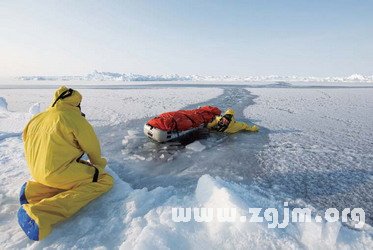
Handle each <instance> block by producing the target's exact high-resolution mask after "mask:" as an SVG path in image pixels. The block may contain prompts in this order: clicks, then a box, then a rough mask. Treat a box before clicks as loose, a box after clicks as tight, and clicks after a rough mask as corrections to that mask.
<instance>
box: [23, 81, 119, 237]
mask: <svg viewBox="0 0 373 250" xmlns="http://www.w3.org/2000/svg"><path fill="white" fill-rule="evenodd" d="M81 101H82V96H81V94H80V93H79V92H78V91H76V90H72V89H68V88H66V87H65V86H63V87H61V88H59V89H58V90H57V91H56V92H55V95H54V100H53V104H52V106H51V107H50V108H48V109H47V110H46V111H45V112H42V113H40V114H38V115H36V116H35V117H33V118H32V119H31V121H30V122H29V123H28V124H27V126H26V128H25V129H24V131H23V141H24V149H25V156H26V161H27V165H28V168H29V170H30V173H31V176H32V178H33V180H30V181H28V182H26V183H25V184H24V185H23V186H22V188H21V194H20V202H21V208H20V209H19V211H18V222H19V224H20V226H21V228H22V229H23V231H24V232H25V233H26V235H27V236H28V237H29V238H30V239H32V240H42V239H44V238H45V237H46V236H47V235H49V234H50V232H51V231H52V226H53V225H54V224H56V223H58V222H61V221H63V220H65V219H67V218H69V217H71V216H72V215H74V214H75V213H76V212H78V211H79V210H80V209H81V208H82V207H84V206H85V205H87V204H88V203H89V202H90V201H92V200H94V199H96V198H97V197H99V196H100V195H102V194H103V193H105V192H107V191H108V190H110V188H111V187H112V185H113V178H112V177H111V176H110V175H109V174H108V173H106V172H105V170H104V168H105V166H106V159H105V158H103V157H102V156H101V149H100V144H99V141H98V139H97V136H96V134H95V132H94V130H93V128H92V126H91V125H90V124H89V123H88V121H87V120H86V119H85V117H84V114H83V113H81V110H80V103H81ZM85 153H86V154H87V155H88V158H89V161H90V162H86V161H83V160H80V158H81V157H82V156H83V155H84V154H85Z"/></svg>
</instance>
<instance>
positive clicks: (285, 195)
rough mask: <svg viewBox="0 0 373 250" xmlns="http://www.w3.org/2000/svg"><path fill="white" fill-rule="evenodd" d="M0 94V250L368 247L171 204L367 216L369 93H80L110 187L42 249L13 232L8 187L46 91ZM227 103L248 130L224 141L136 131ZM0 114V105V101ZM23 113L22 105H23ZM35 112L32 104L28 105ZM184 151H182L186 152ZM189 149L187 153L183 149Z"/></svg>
mask: <svg viewBox="0 0 373 250" xmlns="http://www.w3.org/2000/svg"><path fill="white" fill-rule="evenodd" d="M17 88H18V89H6V88H4V87H3V88H2V89H1V90H0V97H3V98H4V99H5V101H6V103H7V108H3V109H2V110H0V147H1V152H0V167H1V169H2V173H1V174H0V187H1V189H0V190H1V191H0V204H1V208H0V230H1V232H2V233H1V237H0V246H2V247H3V248H25V247H30V248H36V249H39V248H60V249H66V248H73V247H75V248H82V247H83V248H97V247H106V248H109V249H111V248H121V249H129V248H136V249H154V248H156V249H165V248H171V249H201V248H203V249H216V248H223V249H232V247H233V248H259V249H264V248H265V249H268V248H281V249H285V248H286V249H288V248H306V249H307V248H308V249H310V248H311V249H325V248H328V249H334V248H345V249H350V248H358V249H361V248H372V247H373V240H372V229H371V227H370V226H369V225H366V226H365V227H364V228H363V229H359V230H356V229H353V228H352V225H351V223H341V222H336V223H325V222H323V223H316V222H312V223H306V224H302V223H290V224H289V226H288V227H286V228H285V229H279V228H276V229H269V228H268V223H242V222H239V221H236V222H230V223H221V222H217V221H215V220H214V221H212V222H208V223H207V222H205V223H197V222H193V221H192V222H188V223H177V222H174V221H172V219H171V209H172V207H213V208H217V207H235V208H237V210H238V214H239V215H247V214H248V209H249V207H262V208H268V207H273V208H278V209H279V211H280V213H281V211H282V209H283V204H284V201H286V202H288V203H289V206H290V207H310V208H312V211H313V213H319V212H320V211H324V210H325V208H327V207H329V206H334V207H337V208H344V207H351V208H353V207H358V206H360V207H363V208H364V210H365V212H366V217H367V218H366V220H367V222H369V223H370V222H371V220H372V218H371V216H372V211H371V209H372V196H371V192H370V190H371V188H372V182H373V177H372V165H373V164H372V162H373V159H372V148H373V147H372V133H371V127H372V125H373V123H372V115H371V114H372V112H371V111H372V108H373V100H372V96H373V89H372V88H370V87H367V88H354V87H353V86H352V87H351V86H350V87H348V88H322V87H318V88H315V87H311V88H307V87H302V88H296V89H295V88H292V87H291V86H282V87H279V86H277V85H274V86H267V87H263V88H255V89H251V88H250V89H247V88H245V87H244V86H238V85H237V86H236V85H224V84H219V85H210V86H205V85H202V86H196V85H195V84H193V85H180V84H178V85H172V84H171V85H162V86H150V85H148V86H132V87H131V86H126V87H125V88H118V87H117V88H116V89H111V87H107V88H105V87H103V86H99V88H95V86H88V87H87V86H85V87H84V86H82V88H81V89H79V90H80V91H81V92H82V94H83V96H84V99H83V104H82V108H83V112H85V113H86V114H87V118H88V120H89V121H90V122H92V124H93V125H94V126H95V130H96V132H97V133H98V136H99V137H100V140H101V142H102V147H103V151H104V154H105V156H107V158H108V160H109V164H108V171H109V172H110V173H111V174H112V175H113V176H114V178H115V181H116V184H115V186H114V187H113V189H112V190H111V191H110V192H108V193H107V194H105V195H104V196H103V197H101V198H99V199H97V200H95V201H94V202H92V203H91V204H90V205H89V206H87V207H85V208H84V209H82V211H80V212H79V213H78V214H77V215H76V216H74V217H73V218H71V219H69V220H67V221H66V222H64V223H61V224H60V225H58V226H56V227H55V229H54V231H53V233H52V234H51V235H50V236H49V237H48V238H47V239H46V240H44V241H42V242H32V241H29V240H28V239H26V237H25V235H24V233H23V232H22V231H21V229H20V228H19V227H18V225H17V221H16V212H17V209H18V207H19V205H18V192H19V188H20V186H21V185H22V183H23V182H24V181H26V180H27V179H28V178H29V174H28V171H27V167H26V164H25V161H24V158H23V145H22V140H21V132H22V128H23V127H24V125H25V124H26V123H27V121H28V120H29V119H30V118H31V116H32V114H30V113H29V110H30V112H31V111H32V112H31V113H33V112H34V111H35V112H36V111H37V110H38V108H39V107H40V109H41V110H43V109H44V108H45V107H47V106H48V105H49V104H50V102H51V100H50V98H51V96H52V94H53V90H52V89H45V88H43V87H40V86H39V87H35V86H34V89H22V88H19V86H18V87H17ZM202 105H216V106H219V107H220V108H221V109H223V110H224V109H226V108H228V107H232V108H234V109H235V110H236V117H237V119H238V120H242V121H246V122H249V123H255V124H258V125H259V126H260V127H261V131H260V132H259V133H239V134H235V135H225V134H219V133H208V131H206V130H204V129H201V130H199V131H196V132H195V133H193V134H192V135H191V136H189V137H185V138H183V139H182V140H180V141H175V142H170V143H164V144H156V143H154V142H152V141H150V140H149V139H148V138H146V137H145V136H144V135H143V133H142V127H143V125H144V123H145V122H146V121H147V120H148V119H149V118H151V117H152V116H155V115H157V114H159V113H161V112H165V111H170V110H177V109H181V108H196V107H198V106H202ZM3 106H4V105H3ZM30 107H33V108H32V109H30ZM35 107H37V108H35ZM188 145H192V146H189V147H188ZM193 149H198V150H193Z"/></svg>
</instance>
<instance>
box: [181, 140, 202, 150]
mask: <svg viewBox="0 0 373 250" xmlns="http://www.w3.org/2000/svg"><path fill="white" fill-rule="evenodd" d="M185 148H186V149H189V150H193V151H196V152H202V151H203V150H205V149H206V146H205V145H203V144H202V143H201V142H199V141H194V142H192V143H191V144H188V145H187V146H186V147H185Z"/></svg>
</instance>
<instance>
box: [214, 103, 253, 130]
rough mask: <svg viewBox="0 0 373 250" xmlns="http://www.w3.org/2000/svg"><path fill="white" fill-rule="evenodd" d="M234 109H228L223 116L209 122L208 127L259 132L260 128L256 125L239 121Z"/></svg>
mask: <svg viewBox="0 0 373 250" xmlns="http://www.w3.org/2000/svg"><path fill="white" fill-rule="evenodd" d="M233 115H234V110H233V109H228V110H227V111H225V113H224V115H223V116H220V115H219V116H216V117H215V118H214V120H212V122H210V123H208V124H207V128H209V129H211V130H215V131H218V132H225V133H230V134H233V133H237V132H239V131H251V132H257V131H259V128H258V127H257V126H256V125H253V126H250V125H248V124H247V123H245V122H238V121H236V119H235V118H234V116H233Z"/></svg>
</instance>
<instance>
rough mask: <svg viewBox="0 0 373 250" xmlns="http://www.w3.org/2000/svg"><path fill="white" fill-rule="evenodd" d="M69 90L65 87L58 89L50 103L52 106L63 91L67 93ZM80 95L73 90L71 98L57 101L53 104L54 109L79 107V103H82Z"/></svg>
mask: <svg viewBox="0 0 373 250" xmlns="http://www.w3.org/2000/svg"><path fill="white" fill-rule="evenodd" d="M68 89H69V88H67V87H66V86H61V87H60V88H59V89H57V90H56V92H54V99H53V101H52V104H53V103H54V102H55V101H56V100H57V98H58V97H59V96H60V95H61V94H62V93H63V92H65V91H67V90H68ZM82 99H83V98H82V95H81V94H80V93H79V92H78V91H77V90H73V93H72V95H71V96H68V97H66V98H64V99H59V100H58V101H57V102H56V104H55V107H59V106H73V107H77V106H78V105H79V103H81V102H82Z"/></svg>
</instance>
